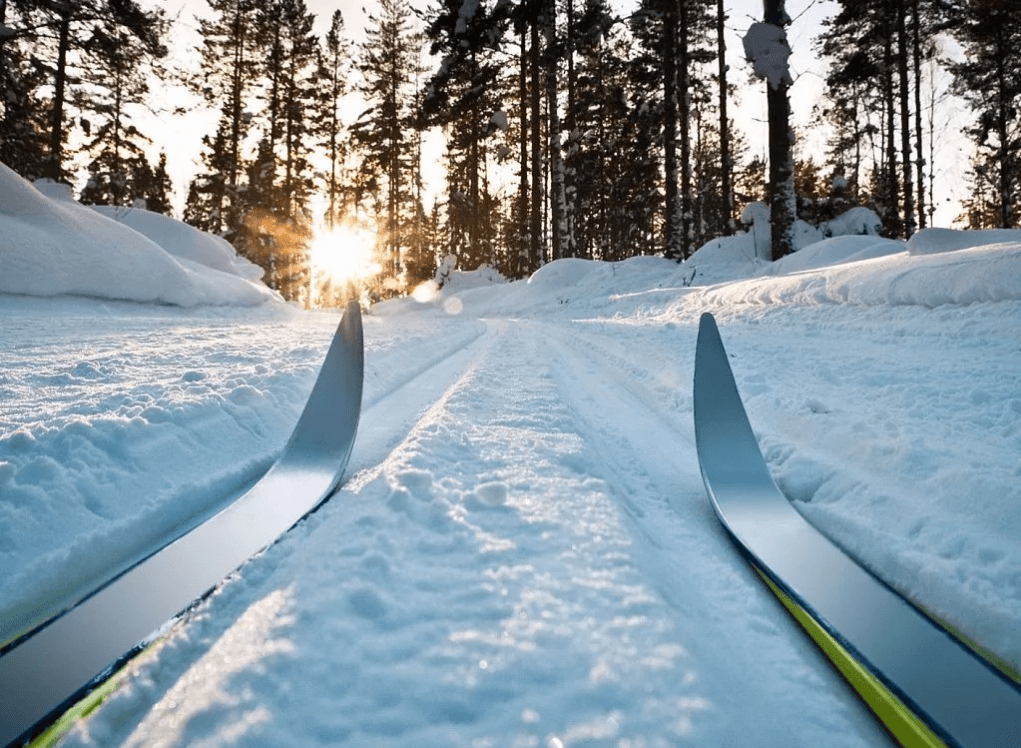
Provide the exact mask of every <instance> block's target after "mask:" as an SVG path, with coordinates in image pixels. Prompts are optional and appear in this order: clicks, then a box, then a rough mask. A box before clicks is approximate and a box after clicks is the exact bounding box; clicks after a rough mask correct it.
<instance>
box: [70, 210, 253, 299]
mask: <svg viewBox="0 0 1021 748" xmlns="http://www.w3.org/2000/svg"><path fill="white" fill-rule="evenodd" d="M90 207H91V208H92V210H94V211H96V212H97V213H99V214H101V215H104V216H106V217H107V218H109V219H111V220H114V221H117V222H118V223H122V224H124V225H125V226H128V227H129V228H132V229H134V230H135V231H137V232H138V233H139V234H141V235H142V236H145V237H147V238H149V239H151V240H152V241H154V242H155V243H156V244H158V245H160V246H161V247H162V248H163V249H165V250H166V251H167V252H169V253H170V254H172V255H174V257H179V258H181V257H183V258H184V259H186V260H191V261H192V262H197V263H198V264H199V265H205V266H206V267H209V268H212V269H213V270H219V271H220V272H221V273H228V274H230V275H237V276H239V277H241V278H245V279H246V280H251V281H257V280H259V279H260V278H262V276H263V269H262V268H261V267H259V266H258V265H256V264H255V263H253V262H249V261H248V260H247V259H245V258H244V257H241V256H240V255H239V254H238V253H237V250H236V249H234V247H233V246H231V244H230V242H228V241H227V240H226V239H223V238H221V237H219V236H213V235H212V234H207V233H206V232H205V231H199V230H198V229H197V228H195V227H194V226H189V225H188V224H187V223H184V222H183V221H178V220H176V219H174V218H170V217H169V216H165V215H162V214H161V213H153V212H151V211H148V210H143V209H142V208H119V207H116V206H113V205H93V206H90Z"/></svg>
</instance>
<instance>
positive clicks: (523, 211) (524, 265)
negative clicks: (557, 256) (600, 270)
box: [516, 25, 535, 277]
mask: <svg viewBox="0 0 1021 748" xmlns="http://www.w3.org/2000/svg"><path fill="white" fill-rule="evenodd" d="M520 40H521V59H520V69H519V71H518V107H519V109H520V111H521V135H520V137H519V139H518V140H519V145H520V153H519V159H520V161H519V163H520V184H519V186H518V200H519V203H518V221H519V222H520V224H519V225H520V228H519V229H518V231H519V232H520V234H521V236H520V242H519V246H518V260H517V268H516V275H517V277H521V276H523V275H525V274H526V273H529V272H531V271H532V270H534V269H535V268H534V266H533V265H532V263H531V262H530V260H529V253H528V246H529V245H528V243H527V242H526V241H525V236H526V229H525V226H527V225H528V55H527V53H526V51H525V27H524V26H523V25H522V27H521V34H520Z"/></svg>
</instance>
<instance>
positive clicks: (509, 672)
mask: <svg viewBox="0 0 1021 748" xmlns="http://www.w3.org/2000/svg"><path fill="white" fill-rule="evenodd" d="M3 175H4V180H3V182H2V183H0V213H2V215H0V247H2V250H0V258H2V260H0V261H2V263H3V272H2V274H0V283H2V284H3V285H2V293H0V319H2V320H3V322H2V327H0V360H2V361H3V364H4V365H3V367H2V371H0V610H3V611H4V613H3V616H2V618H0V621H2V625H3V631H2V636H0V639H7V638H8V637H10V636H11V635H13V634H14V633H16V632H17V631H18V630H20V629H21V628H22V627H24V626H25V625H29V624H30V623H31V621H32V620H33V613H34V612H35V611H36V610H38V609H39V607H40V606H41V607H44V608H45V607H52V606H57V607H59V606H60V605H61V604H64V603H66V602H67V601H68V600H70V599H73V597H74V595H75V594H76V591H80V590H86V589H89V588H90V587H91V586H93V585H95V584H96V583H99V582H100V581H101V580H102V579H103V578H104V573H105V572H107V571H109V570H110V569H111V568H112V569H116V568H123V566H125V565H126V564H129V563H131V561H132V560H134V559H136V558H137V557H138V556H139V555H140V554H142V553H144V552H145V550H146V548H148V547H150V546H151V544H153V543H155V542H156V541H157V540H158V539H159V538H160V537H163V536H164V535H166V534H167V533H170V532H174V531H177V530H179V529H181V528H184V527H187V526H189V525H190V524H194V523H195V522H197V521H199V520H201V519H202V518H203V517H205V516H208V515H209V514H210V513H211V512H213V511H215V510H216V509H217V508H218V507H221V506H223V505H224V504H225V503H226V502H228V501H229V500H230V499H231V497H233V496H236V495H238V494H239V493H240V492H241V491H243V490H244V489H245V488H246V486H248V485H251V483H252V482H253V481H255V480H257V479H258V477H259V475H260V474H261V473H262V472H263V471H264V470H265V469H266V468H267V467H268V465H269V464H271V462H272V460H273V459H274V456H275V455H276V454H277V453H278V452H279V450H280V449H281V447H282V446H283V444H284V442H285V441H286V439H287V436H288V433H289V431H290V429H291V428H292V426H293V424H294V422H295V421H296V419H297V416H298V413H299V412H300V410H301V407H302V405H303V403H304V400H305V398H306V397H307V395H308V392H309V391H310V389H311V386H312V383H313V381H314V379H315V376H316V370H317V367H318V365H319V362H320V361H321V360H322V357H323V355H324V354H325V350H326V347H327V345H328V343H329V340H330V337H331V335H332V332H333V329H334V328H335V326H336V322H337V316H336V315H335V314H332V313H310V312H303V311H301V310H298V309H295V308H293V307H291V306H289V305H285V304H279V303H258V304H256V305H255V306H244V305H245V304H248V303H250V302H251V301H252V300H253V299H256V298H258V299H262V298H269V296H268V294H267V293H266V292H264V291H259V290H258V289H259V284H258V283H254V282H252V281H251V280H248V279H245V278H243V277H241V276H240V275H238V274H237V273H234V274H230V273H228V272H225V271H224V270H222V269H220V270H214V269H212V268H210V267H209V266H208V264H200V259H201V257H198V258H197V257H196V256H195V255H194V254H191V255H189V254H188V253H194V252H200V254H202V253H204V252H206V251H208V252H213V247H214V246H215V247H221V249H222V245H219V244H218V243H217V242H215V241H213V240H211V239H207V238H203V237H201V236H195V235H190V234H188V233H187V232H185V231H183V230H182V229H180V228H179V227H172V226H173V224H163V221H164V220H165V219H160V218H151V217H149V216H146V215H145V214H143V213H141V212H138V211H129V212H128V213H127V214H125V215H121V214H120V213H118V215H119V216H120V217H121V218H122V219H124V222H123V223H119V222H117V221H114V220H111V219H110V218H108V217H105V216H103V215H100V214H99V213H97V212H96V211H94V210H91V209H86V208H83V207H81V206H77V205H76V204H74V203H73V202H70V201H69V200H67V199H56V200H54V199H53V198H49V197H44V196H43V194H42V193H41V192H40V191H39V190H37V189H35V188H34V187H32V186H31V185H27V184H24V183H21V182H19V181H17V180H15V179H12V178H11V176H10V173H9V172H3ZM65 198H66V196H65ZM136 214H137V215H136ZM127 216H133V217H130V218H129V217H127ZM136 220H137V221H138V222H137V223H129V221H132V222H134V221H136ZM125 224H128V225H131V226H136V227H137V228H128V226H125ZM139 231H141V232H143V233H145V234H146V235H147V236H149V237H151V238H148V239H147V238H146V237H145V236H143V235H142V234H141V233H139ZM153 240H156V241H155V242H154V241H153ZM178 240H179V241H180V242H181V245H180V246H178V245H176V244H174V242H175V241H178ZM208 242H212V243H211V244H210V243H208ZM164 245H173V246H164ZM161 247H162V248H161ZM201 247H206V248H207V249H205V250H199V249H196V248H201ZM129 248H130V252H129ZM29 249H30V250H31V251H29ZM214 254H215V253H214ZM202 256H205V257H209V255H205V254H202ZM216 256H218V257H220V258H221V259H220V260H217V261H218V262H219V261H222V260H223V258H224V257H226V258H227V259H230V253H229V252H226V253H225V254H224V253H223V252H221V253H220V254H218V255H216ZM31 257H36V259H29V258H31ZM189 257H190V259H189ZM130 258H134V259H133V260H132V262H134V265H133V271H132V273H125V272H121V271H120V270H119V265H121V264H122V263H125V262H127V261H128V260H129V259H130ZM209 261H210V262H212V260H209ZM97 267H101V268H103V269H102V270H101V271H100V270H94V269H93V268H97ZM168 268H170V269H171V270H168ZM175 268H176V269H175ZM196 268H205V270H197V269H196ZM447 271H448V273H447V277H446V279H445V281H444V283H443V285H442V287H438V284H435V285H434V286H433V287H431V288H430V289H429V293H428V294H425V295H423V296H421V298H422V301H416V300H399V301H391V302H386V303H383V304H380V305H377V306H376V307H374V308H373V309H372V310H371V312H370V313H369V314H368V315H367V316H366V318H365V333H366V380H365V393H364V407H363V413H362V418H361V424H360V429H359V435H358V440H357V442H356V445H355V450H354V454H353V456H352V462H351V465H350V467H349V471H348V477H347V479H346V482H345V484H344V486H343V487H342V489H341V490H340V491H339V492H338V493H337V495H336V496H335V497H334V498H333V499H332V500H331V501H330V502H329V503H327V504H326V505H325V506H324V507H323V508H322V509H320V510H319V511H318V512H316V513H315V514H313V515H310V516H309V517H308V518H307V519H306V520H305V521H303V522H302V523H301V524H300V525H299V526H298V527H297V528H295V529H294V530H293V531H291V532H290V533H288V534H286V535H285V536H284V537H283V538H282V539H281V540H280V542H278V543H277V544H276V545H274V546H273V547H271V548H270V549H268V550H266V551H265V552H264V553H262V554H260V555H259V556H257V557H255V558H254V559H252V560H250V561H249V562H248V563H246V564H245V565H244V566H243V567H242V568H241V569H240V570H238V571H237V572H236V573H235V574H234V575H232V576H231V577H230V578H229V579H228V580H226V581H225V582H224V583H223V584H222V585H221V587H220V588H219V589H218V590H217V591H216V592H215V593H214V594H213V595H211V596H210V597H209V598H207V599H206V600H205V601H204V602H203V603H202V604H201V605H200V606H199V608H198V609H197V611H196V612H195V613H194V614H193V615H192V616H191V617H190V618H189V619H188V620H186V621H184V622H182V623H180V624H179V625H177V626H175V627H173V628H172V629H171V630H170V631H169V633H168V634H167V636H166V637H165V638H164V639H163V640H161V642H160V643H159V644H158V645H157V646H156V647H155V648H154V649H153V650H151V651H150V653H149V654H148V655H147V656H146V657H144V658H143V659H141V660H139V661H138V662H136V663H134V664H132V665H131V666H130V667H129V671H128V673H127V675H126V676H125V677H124V680H123V684H122V686H121V688H120V689H119V690H118V691H117V693H116V694H115V695H114V696H113V697H111V698H110V699H109V700H108V701H107V702H106V703H105V704H104V705H103V706H102V707H101V708H100V709H99V710H97V711H96V712H95V713H94V714H93V715H92V716H91V717H90V718H89V719H88V720H86V721H84V722H81V723H79V724H78V725H77V726H76V727H75V728H73V730H72V731H71V732H70V733H69V734H68V736H67V737H66V738H65V740H64V742H63V745H65V746H141V745H145V746H198V745H203V746H226V745H239V744H240V745H251V746H254V745H273V746H284V745H287V746H322V745H331V746H334V745H353V746H354V745H358V746H361V745H393V746H397V745H401V746H403V745H414V746H432V745H436V746H452V745H456V746H487V745H488V746H580V745H600V746H604V745H605V746H609V745H614V746H673V745H678V744H692V745H752V746H756V745H757V746H773V745H790V744H798V745H827V746H863V745H888V742H887V741H888V739H887V738H886V736H885V734H884V733H883V732H882V730H880V729H879V728H878V727H877V726H876V725H875V723H874V722H873V720H872V718H871V717H870V716H869V715H868V713H867V712H866V711H865V710H863V709H862V707H861V706H860V705H859V704H858V702H857V701H855V699H854V698H853V697H852V696H851V693H850V691H849V690H848V688H847V686H846V685H845V684H844V683H843V682H842V681H841V680H840V678H839V677H838V676H837V675H835V674H834V672H833V671H832V670H831V668H830V667H829V666H828V665H827V664H826V662H825V660H823V659H822V658H821V656H820V655H819V654H818V653H817V652H816V650H815V649H814V647H813V646H812V645H811V644H810V643H809V642H808V641H807V639H806V638H805V637H804V635H803V634H802V633H801V632H800V630H799V629H798V628H797V627H796V626H795V625H794V624H793V623H792V622H791V620H790V619H789V617H788V616H787V614H786V613H785V612H784V611H783V610H782V609H781V608H780V607H779V605H778V604H777V603H776V601H775V600H774V599H773V598H772V596H771V594H770V593H769V592H768V590H766V588H765V587H764V586H763V585H762V584H761V582H760V581H759V580H758V578H757V577H756V576H755V574H754V572H752V571H751V570H750V569H749V567H748V566H747V564H746V563H745V562H744V561H743V559H742V558H741V556H740V555H739V554H738V553H737V551H736V550H735V549H734V547H733V546H732V544H731V543H730V542H729V540H728V538H727V536H726V533H725V532H724V531H723V530H722V528H721V527H720V525H719V523H718V521H717V520H716V518H715V515H714V514H713V511H712V508H711V506H710V504H709V501H708V499H707V497H706V495H705V491H704V489H703V487H702V483H701V478H700V475H699V469H698V464H697V459H696V456H695V451H694V443H693V429H692V423H691V417H692V416H691V391H690V390H691V373H692V364H693V355H694V348H695V335H696V329H697V321H698V318H699V315H700V314H701V313H702V312H704V311H712V312H713V313H714V314H715V315H716V316H717V319H718V321H719V323H720V328H721V332H722V335H723V338H724V341H725V343H726V345H727V347H728V351H729V352H730V354H731V357H732V365H733V368H734V371H735V376H736V378H737V381H738V386H739V388H740V390H741V392H742V395H743V397H744V399H745V402H746V405H747V408H748V411H749V416H750V418H751V421H752V424H753V426H754V428H755V429H756V432H757V434H758V436H759V439H760V443H761V444H762V447H763V451H764V454H765V456H766V458H767V461H768V462H769V465H770V468H771V470H772V471H773V474H774V475H775V477H776V478H777V481H778V483H779V485H780V486H781V487H782V488H783V490H784V491H785V492H786V493H787V495H788V496H789V497H790V498H791V499H792V500H793V502H794V504H795V506H796V507H797V509H798V510H799V511H800V512H802V513H803V514H804V515H805V516H806V517H807V518H808V519H809V521H811V522H812V523H813V524H815V525H816V526H817V527H819V528H820V530H821V531H822V532H824V533H825V534H827V535H828V536H829V537H831V538H832V539H833V540H834V541H835V542H836V543H838V544H839V545H840V546H842V547H843V548H845V549H846V550H847V551H848V552H850V553H851V554H852V555H853V556H854V557H855V558H857V559H859V560H860V561H861V562H862V563H863V564H865V565H866V566H867V567H868V568H870V569H872V570H874V571H875V573H877V574H878V575H879V576H880V577H881V578H883V579H884V580H886V581H887V582H889V583H890V584H891V585H893V586H894V587H895V588H897V589H899V590H901V591H902V592H903V593H904V594H906V595H907V596H909V597H910V598H911V599H913V600H915V601H917V602H918V603H919V604H920V605H923V606H924V607H925V608H927V609H928V610H929V611H931V612H932V613H933V614H934V615H937V616H940V617H942V618H944V619H945V620H947V621H948V622H950V623H951V624H952V625H953V626H955V627H957V628H958V629H960V630H961V631H962V632H963V633H964V634H966V635H967V636H969V637H970V638H972V639H973V640H975V641H976V642H978V643H979V644H980V645H982V646H983V647H986V648H987V649H989V650H990V651H992V652H994V653H995V654H996V655H997V656H999V657H1000V658H1002V659H1003V660H1004V661H1006V662H1007V663H1009V664H1010V665H1012V666H1013V667H1015V668H1018V667H1021V645H1019V643H1018V639H1017V637H1016V631H1017V630H1018V628H1019V626H1021V543H1019V542H1018V541H1019V539H1021V513H1019V512H1018V511H1017V506H1018V503H1019V501H1021V488H1019V486H1021V480H1019V478H1021V459H1019V455H1021V379H1019V372H1021V344H1019V341H1021V237H1018V236H1017V235H1016V234H1015V235H1007V234H999V233H997V234H995V235H987V234H982V233H966V232H953V233H947V232H942V231H940V232H936V231H927V232H920V233H919V234H918V235H916V237H914V238H913V239H912V241H911V242H909V243H904V242H895V241H889V240H884V239H881V238H879V237H876V236H870V235H857V236H837V237H834V238H830V239H826V240H824V241H821V242H817V243H814V244H812V245H810V246H808V247H805V248H804V249H802V250H801V251H799V252H796V253H794V254H793V255H790V256H789V257H787V258H785V259H784V260H782V261H780V262H778V263H775V264H769V263H766V262H764V261H762V260H760V259H757V255H756V252H755V244H754V236H752V234H750V233H748V234H743V235H740V236H736V237H728V238H724V239H719V240H716V241H714V242H710V243H709V244H707V245H706V246H705V247H703V248H702V249H700V250H699V251H698V252H697V253H696V254H695V255H694V256H693V257H692V258H691V259H690V260H689V261H688V262H687V263H684V264H682V265H680V266H678V265H677V264H675V263H672V262H669V261H666V260H663V259H661V258H655V257H636V258H633V259H631V260H628V261H626V262H621V263H598V262H586V261H582V260H561V261H558V262H554V263H551V264H549V265H546V266H544V267H543V268H542V269H541V270H540V271H539V272H537V273H536V274H535V275H533V276H532V277H531V278H530V279H528V280H525V281H517V282H506V281H505V280H504V279H502V278H500V277H499V276H498V274H496V273H495V272H494V271H491V270H488V269H487V270H483V271H480V272H477V273H473V274H464V273H460V272H458V271H456V270H453V269H452V268H449V267H448V268H447ZM240 272H242V273H243V272H244V271H243V270H242V271H240ZM163 274H166V277H173V278H175V279H176V280H177V281H180V282H181V283H184V284H185V285H184V286H182V288H183V289H185V290H181V291H179V293H180V294H181V296H182V297H183V298H182V300H181V301H178V302H174V303H175V304H177V305H176V306H175V305H168V302H169V301H170V300H169V299H168V298H166V295H165V294H166V293H168V290H167V289H169V288H170V285H163V286H155V287H154V288H153V289H150V290H149V291H146V292H145V293H143V290H144V289H145V288H148V286H145V283H143V281H142V280H140V279H139V278H136V277H134V276H152V277H164V275H163ZM172 274H175V275H172ZM71 278H76V279H78V280H79V281H80V282H79V283H71V282H70V280H67V279H71ZM62 279H63V280H62ZM211 279H215V282H214V281H213V280H211ZM203 283H205V285H203ZM240 288H248V289H251V293H252V294H255V296H251V297H250V296H248V295H247V293H248V292H246V293H244V294H242V293H239V292H237V289H240ZM200 289H206V290H205V291H202V292H200ZM213 289H216V290H217V291H218V292H219V294H220V295H217V296H215V297H214V296H213ZM203 293H204V294H206V296H205V297H203V296H202V294H203ZM199 298H213V299H215V303H204V304H200V303H197V302H198V300H199ZM125 299H129V300H133V301H127V300H125ZM188 301H191V302H195V303H184V302H188Z"/></svg>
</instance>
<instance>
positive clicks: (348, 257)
mask: <svg viewBox="0 0 1021 748" xmlns="http://www.w3.org/2000/svg"><path fill="white" fill-rule="evenodd" d="M375 247H376V236H375V234H373V233H372V232H371V231H369V230H367V229H364V228H361V227H358V226H338V227H337V228H335V229H333V230H332V231H324V232H323V233H321V234H319V236H317V237H316V238H315V240H314V241H313V242H312V246H311V247H310V257H309V260H310V263H311V265H312V269H313V270H314V271H315V272H317V273H321V274H323V275H326V276H327V277H329V279H330V280H331V281H333V282H334V283H337V284H341V283H347V282H349V281H356V280H359V279H361V278H368V277H370V276H373V275H376V274H377V273H378V272H379V271H380V270H381V269H382V268H381V266H380V264H379V262H378V261H377V260H376V252H375Z"/></svg>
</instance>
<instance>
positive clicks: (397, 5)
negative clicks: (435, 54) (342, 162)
mask: <svg viewBox="0 0 1021 748" xmlns="http://www.w3.org/2000/svg"><path fill="white" fill-rule="evenodd" d="M409 16H410V13H409V10H408V6H407V3H406V1H405V0H381V2H380V9H379V14H378V15H370V16H369V22H368V27H367V29H366V32H365V40H364V41H363V43H362V45H361V47H360V48H359V55H358V60H357V67H358V69H359V70H360V71H361V73H362V81H361V82H360V85H359V92H360V93H361V94H362V96H363V98H364V99H365V101H366V102H367V103H368V107H369V108H368V109H367V110H366V111H365V112H364V113H363V114H362V116H361V117H360V118H359V120H358V121H357V122H356V123H355V125H354V127H353V128H352V134H353V136H354V139H355V141H356V142H357V143H358V145H359V146H360V147H361V149H362V154H363V162H362V171H363V175H364V179H365V184H366V186H368V187H370V188H372V191H373V192H374V193H375V194H377V195H380V193H381V192H382V197H383V200H384V201H385V203H384V205H383V206H381V213H382V216H383V218H382V221H381V223H382V225H381V227H380V228H381V231H380V232H379V233H380V237H381V250H382V258H381V259H382V261H381V263H380V264H381V265H382V267H383V275H384V277H385V278H389V279H391V280H393V281H396V280H397V279H398V278H399V276H400V274H401V271H402V264H401V251H402V247H403V246H404V232H403V226H402V218H403V216H404V215H405V214H406V212H407V211H406V209H407V207H408V194H409V193H408V187H409V176H410V174H411V167H410V163H409V160H410V158H411V154H412V145H413V142H412V139H411V138H410V137H409V135H410V133H411V132H412V131H413V129H414V120H413V113H412V112H411V111H410V100H411V98H410V93H409V87H410V84H411V80H412V76H413V70H414V66H415V64H416V55H417V49H416V48H415V47H414V46H413V44H412V39H413V37H412V35H411V27H410V23H409V20H408V19H409Z"/></svg>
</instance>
